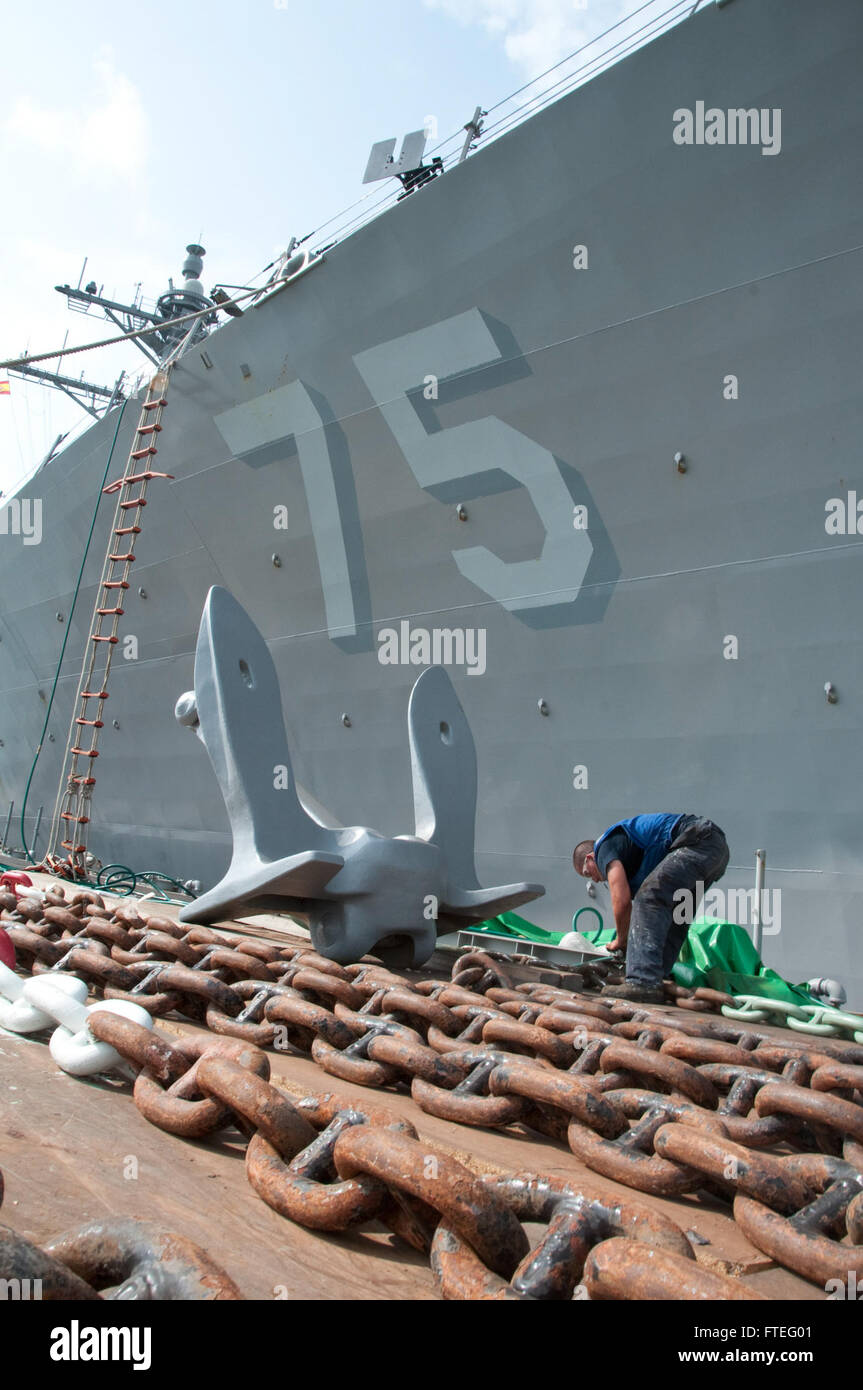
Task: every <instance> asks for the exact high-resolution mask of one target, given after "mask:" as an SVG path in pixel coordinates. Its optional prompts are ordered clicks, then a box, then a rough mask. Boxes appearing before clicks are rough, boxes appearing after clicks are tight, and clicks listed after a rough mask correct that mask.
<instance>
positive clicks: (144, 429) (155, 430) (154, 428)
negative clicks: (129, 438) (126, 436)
mask: <svg viewBox="0 0 863 1390" xmlns="http://www.w3.org/2000/svg"><path fill="white" fill-rule="evenodd" d="M161 431H162V426H161V425H160V424H158V422H157V423H156V424H155V425H139V426H138V433H139V434H160V433H161Z"/></svg>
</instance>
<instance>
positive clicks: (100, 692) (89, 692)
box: [81, 690, 108, 700]
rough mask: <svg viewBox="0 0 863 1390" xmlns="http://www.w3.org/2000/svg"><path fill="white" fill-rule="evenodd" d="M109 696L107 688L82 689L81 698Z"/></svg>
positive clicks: (96, 698)
mask: <svg viewBox="0 0 863 1390" xmlns="http://www.w3.org/2000/svg"><path fill="white" fill-rule="evenodd" d="M107 698H108V692H107V690H82V691H81V699H82V700H107Z"/></svg>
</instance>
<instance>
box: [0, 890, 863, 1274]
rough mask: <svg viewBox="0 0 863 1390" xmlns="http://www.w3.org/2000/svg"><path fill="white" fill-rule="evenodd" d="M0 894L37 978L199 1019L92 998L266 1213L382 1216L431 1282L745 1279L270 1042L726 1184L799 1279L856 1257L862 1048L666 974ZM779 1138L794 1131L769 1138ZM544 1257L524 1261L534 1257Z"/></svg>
mask: <svg viewBox="0 0 863 1390" xmlns="http://www.w3.org/2000/svg"><path fill="white" fill-rule="evenodd" d="M10 899H11V901H10ZM0 908H2V910H0V920H3V921H4V924H5V925H6V928H7V931H8V934H9V936H10V938H11V940H12V941H13V944H14V946H15V949H16V952H17V953H18V958H19V961H20V962H21V963H22V964H23V965H24V966H27V967H29V968H30V969H32V971H33V973H34V974H36V975H39V974H50V973H59V972H62V973H63V974H64V975H68V974H72V975H76V976H77V977H78V978H80V979H83V980H84V981H85V982H86V983H87V985H88V986H89V987H90V988H91V989H93V990H94V992H95V993H96V995H97V996H101V997H103V998H105V999H124V1000H128V1001H131V1002H134V1003H136V1004H139V1005H142V1006H143V1007H144V1008H145V1009H146V1010H147V1012H149V1013H150V1014H151V1015H152V1016H153V1017H164V1016H166V1015H168V1014H174V1015H178V1016H179V1017H181V1018H186V1019H189V1020H191V1021H192V1022H195V1023H198V1024H203V1025H205V1026H206V1027H207V1028H208V1030H209V1032H210V1033H211V1034H214V1035H216V1036H215V1037H212V1038H210V1037H208V1036H207V1035H203V1036H195V1037H192V1036H188V1037H184V1038H181V1039H175V1038H172V1039H170V1040H169V1039H167V1038H160V1037H159V1036H158V1035H156V1034H155V1033H154V1032H151V1031H149V1030H145V1029H143V1028H141V1027H140V1026H139V1025H137V1024H134V1023H132V1022H131V1020H128V1019H124V1018H120V1017H118V1016H117V1015H112V1014H108V1013H95V1014H91V1015H90V1022H89V1026H90V1029H91V1032H92V1033H93V1035H94V1036H95V1037H96V1038H99V1039H100V1040H101V1041H103V1042H107V1043H109V1044H110V1045H111V1046H113V1047H114V1048H115V1049H116V1050H117V1051H118V1052H119V1053H120V1054H121V1056H123V1057H125V1058H126V1059H127V1060H128V1061H129V1062H131V1063H132V1064H133V1066H135V1067H136V1068H137V1069H138V1074H137V1079H136V1081H135V1085H134V1099H135V1103H136V1105H137V1106H138V1108H139V1109H140V1110H141V1112H142V1113H143V1114H144V1115H145V1116H146V1118H147V1119H149V1120H150V1121H151V1122H152V1123H154V1124H156V1125H158V1126H159V1127H161V1128H163V1129H167V1130H169V1131H170V1132H172V1133H174V1134H177V1135H180V1136H183V1137H186V1138H201V1137H204V1136H206V1135H208V1134H211V1133H213V1132H215V1131H216V1130H217V1129H220V1128H223V1127H224V1126H225V1125H226V1124H235V1125H237V1126H238V1127H239V1128H240V1130H241V1132H242V1133H243V1134H244V1135H245V1136H246V1137H247V1139H248V1140H249V1144H248V1149H247V1153H246V1169H247V1174H248V1177H249V1181H250V1183H251V1185H252V1186H253V1187H254V1189H255V1191H256V1192H258V1194H259V1195H260V1196H261V1197H262V1198H263V1199H264V1200H265V1201H267V1202H268V1203H269V1204H270V1205H271V1206H273V1207H274V1209H275V1210H277V1211H279V1212H281V1213H282V1214H283V1215H285V1216H287V1217H288V1218H289V1219H291V1220H295V1221H298V1222H299V1223H300V1224H303V1225H308V1226H310V1227H311V1228H312V1229H322V1230H342V1229H346V1228H347V1227H348V1226H350V1225H353V1224H356V1223H357V1222H362V1221H366V1220H371V1219H376V1220H382V1221H383V1222H384V1224H385V1225H388V1226H389V1227H390V1229H392V1230H394V1231H396V1232H397V1234H399V1235H401V1236H402V1237H403V1238H405V1239H407V1240H408V1241H409V1242H410V1243H412V1244H413V1245H414V1246H416V1248H419V1249H424V1250H427V1251H430V1252H431V1257H432V1265H433V1268H434V1270H435V1274H436V1277H437V1278H438V1281H439V1283H440V1285H441V1288H442V1290H443V1292H444V1295H445V1296H455V1297H494V1298H525V1297H527V1298H535V1297H543V1298H546V1297H571V1296H572V1289H573V1288H574V1287H575V1286H576V1284H577V1283H578V1281H579V1280H580V1279H581V1278H582V1275H583V1277H584V1287H585V1288H586V1289H587V1290H588V1292H589V1293H590V1296H591V1297H620V1296H626V1297H641V1296H644V1297H663V1296H665V1297H668V1296H671V1294H670V1293H668V1292H667V1290H669V1289H671V1288H672V1286H674V1287H680V1288H684V1287H685V1288H689V1289H691V1290H693V1291H692V1292H691V1293H689V1294H686V1295H685V1296H691V1297H731V1296H741V1294H740V1292H739V1290H740V1285H739V1284H735V1288H736V1289H737V1291H738V1292H737V1293H736V1294H732V1293H729V1292H726V1293H721V1292H715V1293H712V1294H711V1293H708V1292H704V1289H705V1288H706V1287H707V1286H706V1285H703V1284H700V1283H699V1280H700V1278H701V1276H702V1275H703V1274H706V1273H707V1272H706V1271H704V1270H702V1269H701V1268H697V1270H691V1269H688V1268H687V1269H686V1270H684V1271H683V1272H681V1270H680V1268H678V1266H679V1264H680V1261H681V1260H688V1258H689V1257H688V1256H687V1253H686V1251H687V1249H689V1246H688V1242H686V1241H685V1238H683V1237H681V1239H683V1241H684V1245H685V1246H686V1249H684V1248H682V1247H681V1246H679V1245H677V1246H675V1245H674V1242H673V1241H672V1242H671V1243H670V1244H669V1245H668V1247H667V1249H666V1247H665V1246H664V1245H663V1250H662V1260H661V1261H659V1262H658V1263H656V1264H654V1265H652V1266H650V1267H648V1266H647V1265H646V1264H645V1259H644V1252H643V1249H641V1248H639V1246H640V1243H643V1238H642V1236H641V1235H640V1234H639V1233H638V1232H639V1231H640V1230H641V1229H642V1228H641V1227H639V1226H638V1222H637V1221H635V1219H634V1218H633V1221H631V1222H630V1224H629V1226H627V1220H625V1219H624V1218H623V1217H621V1218H620V1219H619V1220H618V1219H617V1218H615V1220H612V1219H611V1218H610V1217H608V1216H607V1214H606V1217H603V1218H602V1219H600V1216H599V1215H598V1214H597V1211H598V1210H599V1209H596V1210H594V1208H592V1207H591V1208H590V1210H591V1211H592V1212H593V1215H592V1216H590V1219H589V1220H588V1215H586V1214H585V1213H586V1212H587V1210H588V1205H589V1204H586V1199H585V1198H584V1197H583V1196H582V1197H578V1194H577V1193H574V1190H571V1189H569V1188H565V1189H564V1188H561V1189H560V1190H558V1189H556V1188H555V1189H554V1190H553V1191H552V1188H551V1187H550V1186H549V1185H548V1184H547V1183H546V1186H545V1187H544V1188H543V1186H542V1184H543V1183H544V1182H545V1180H544V1179H541V1178H531V1179H530V1182H532V1183H534V1184H536V1185H538V1186H536V1189H535V1190H534V1189H533V1188H530V1186H529V1184H528V1186H527V1187H525V1185H524V1184H525V1181H526V1180H524V1179H523V1175H522V1178H520V1179H519V1180H518V1181H516V1179H507V1180H495V1181H491V1180H488V1181H486V1182H483V1181H481V1180H480V1179H478V1178H476V1177H475V1175H474V1174H472V1173H471V1172H470V1171H469V1170H468V1169H467V1168H465V1167H464V1166H463V1165H460V1164H458V1163H457V1162H456V1160H454V1159H451V1158H450V1157H448V1156H447V1155H446V1154H443V1153H441V1152H439V1151H435V1150H432V1149H430V1148H429V1147H428V1146H427V1145H425V1144H423V1143H420V1141H419V1140H418V1138H417V1134H416V1131H415V1129H413V1127H412V1126H411V1125H410V1123H409V1122H408V1121H406V1120H404V1119H402V1118H400V1117H398V1116H396V1115H395V1114H394V1113H393V1112H390V1111H387V1110H385V1109H383V1108H381V1107H372V1106H368V1107H366V1106H365V1105H364V1106H362V1107H359V1106H357V1107H352V1106H345V1105H344V1104H342V1103H341V1102H340V1101H338V1100H337V1099H336V1098H334V1097H332V1096H328V1095H325V1096H313V1097H309V1098H308V1099H307V1101H304V1102H300V1103H298V1104H294V1102H293V1101H291V1100H289V1099H288V1098H287V1097H286V1096H285V1095H284V1093H283V1092H281V1091H279V1090H278V1089H277V1088H276V1087H274V1086H272V1085H271V1083H270V1081H269V1063H268V1060H267V1057H266V1049H273V1050H275V1051H277V1052H283V1053H292V1054H299V1055H302V1056H306V1057H310V1058H311V1059H312V1060H314V1061H315V1062H316V1063H317V1065H318V1066H320V1067H321V1069H322V1070H323V1071H325V1072H326V1073H328V1074H329V1075H331V1076H334V1077H337V1078H340V1079H341V1080H344V1081H348V1082H353V1083H357V1084H359V1085H362V1086H368V1087H373V1088H376V1089H379V1090H386V1089H391V1090H394V1091H397V1092H401V1093H405V1092H406V1091H409V1092H410V1095H411V1097H412V1098H413V1100H414V1102H415V1103H416V1105H417V1106H418V1108H419V1109H420V1110H421V1111H425V1112H426V1113H429V1114H432V1115H435V1116H439V1117H441V1118H444V1119H448V1120H454V1121H456V1122H458V1123H461V1124H466V1125H474V1126H482V1127H507V1126H510V1125H514V1124H516V1125H519V1126H520V1127H522V1128H525V1129H528V1130H531V1129H533V1130H536V1131H537V1132H539V1133H541V1134H543V1135H546V1136H549V1137H552V1138H553V1139H555V1140H558V1141H560V1142H563V1143H565V1144H567V1145H568V1147H569V1148H570V1150H571V1151H572V1152H573V1153H574V1154H575V1155H576V1156H577V1157H578V1158H579V1159H581V1161H582V1162H583V1163H584V1164H586V1166H587V1167H589V1168H591V1169H592V1170H594V1171H595V1172H597V1173H599V1174H601V1175H602V1176H604V1177H606V1178H610V1179H613V1180H615V1181H618V1182H622V1183H624V1184H626V1185H627V1186H629V1187H631V1188H634V1189H636V1190H637V1191H641V1192H645V1193H650V1194H653V1195H658V1196H672V1195H678V1194H681V1193H690V1192H696V1191H698V1190H699V1189H702V1188H704V1189H706V1190H707V1191H708V1192H709V1193H710V1195H711V1196H713V1197H720V1198H722V1199H723V1200H725V1201H726V1202H728V1203H731V1204H733V1212H734V1216H735V1219H736V1220H737V1222H738V1224H739V1225H740V1227H741V1229H742V1230H743V1231H744V1233H745V1234H746V1235H747V1236H748V1238H749V1239H750V1240H751V1241H752V1243H753V1244H755V1245H756V1246H757V1247H758V1248H759V1249H761V1250H763V1251H764V1252H765V1253H767V1254H769V1255H770V1256H771V1258H773V1259H775V1260H776V1261H777V1262H779V1263H780V1264H783V1265H785V1266H786V1267H788V1268H789V1269H792V1270H794V1271H795V1272H797V1273H799V1274H801V1275H802V1276H803V1277H804V1278H807V1279H814V1280H816V1282H823V1279H822V1275H823V1274H824V1271H825V1270H829V1273H828V1274H827V1275H826V1276H825V1277H833V1276H834V1275H835V1274H836V1273H837V1271H838V1270H839V1268H840V1266H841V1272H842V1273H843V1274H844V1273H847V1271H848V1270H850V1269H854V1270H856V1271H859V1272H860V1273H861V1274H863V1175H861V1159H863V1047H860V1046H855V1045H854V1044H851V1043H844V1042H839V1041H837V1040H834V1039H826V1038H818V1039H817V1040H816V1041H815V1043H814V1045H810V1044H811V1043H812V1040H811V1039H807V1038H803V1037H801V1038H797V1037H790V1038H789V1039H788V1040H786V1039H785V1038H781V1039H780V1038H777V1037H776V1035H775V1034H773V1033H769V1034H768V1033H765V1032H759V1031H758V1030H757V1029H753V1028H752V1027H751V1026H747V1025H746V1024H745V1023H744V1022H739V1023H735V1022H734V1021H732V1020H731V1019H729V1018H727V1017H716V1016H715V1015H714V1016H713V1017H707V1016H706V1015H707V1014H708V1013H710V1012H712V1011H714V1010H716V1009H717V1008H719V1007H720V1006H721V1005H722V1004H724V1003H727V1002H728V997H727V996H724V995H719V994H718V993H717V992H714V991H709V990H698V991H695V992H694V993H687V992H684V991H680V990H678V989H677V987H674V988H673V989H669V991H668V994H669V1003H676V1004H678V1005H681V1006H684V1005H686V1006H688V1012H687V1013H686V1014H683V1015H674V1016H672V1015H670V1014H668V1013H664V1012H661V1011H660V1010H657V1009H654V1008H647V1007H642V1006H639V1005H636V1004H632V1003H628V1002H626V1001H625V1000H616V1001H614V1002H613V1003H612V1002H610V1001H608V1000H606V999H602V998H599V997H597V996H595V995H593V996H591V995H590V994H589V993H584V994H575V993H573V992H572V990H569V989H563V988H559V987H556V986H554V985H549V984H536V983H530V984H520V985H514V983H513V979H512V977H511V974H510V972H509V970H508V969H507V968H506V963H502V962H500V961H498V960H496V959H495V958H494V957H492V956H491V955H489V954H488V953H486V952H482V951H470V952H467V953H466V954H462V955H461V956H460V957H459V958H458V959H457V960H456V963H455V965H454V967H453V972H452V978H451V979H418V980H414V981H409V980H407V979H405V978H403V977H402V976H400V975H397V974H394V973H392V972H391V971H389V970H386V969H384V968H383V967H382V966H381V965H379V964H378V963H376V962H374V961H371V960H364V961H361V962H359V963H357V964H355V965H352V966H340V965H337V964H336V963H334V962H332V961H329V960H326V959H324V958H323V957H320V956H318V955H317V954H316V952H315V951H314V950H313V949H312V948H311V947H304V946H299V947H298V946H295V945H288V946H282V945H277V944H275V943H270V942H258V941H253V940H250V939H248V938H245V937H242V936H236V935H231V934H229V933H225V932H216V931H214V930H211V929H209V928H205V927H192V928H189V929H186V928H184V927H182V926H178V925H177V923H175V922H173V921H170V920H169V919H167V918H161V917H150V918H149V919H146V920H145V919H144V918H143V917H142V916H141V915H140V914H139V912H138V911H137V910H136V909H135V908H134V907H132V906H131V905H128V904H123V905H121V906H119V907H117V908H114V909H111V908H109V907H107V906H106V905H105V902H104V900H103V899H102V898H101V897H100V896H99V895H98V894H95V893H92V892H89V891H84V890H81V891H78V892H76V893H74V894H72V895H71V896H70V898H69V899H68V900H67V899H66V897H65V894H64V893H63V892H62V891H59V890H58V891H49V892H47V893H45V894H43V895H42V896H41V897H36V896H32V897H29V898H28V897H23V898H18V899H15V897H14V895H11V894H7V895H2V894H0ZM582 973H583V978H585V979H588V977H585V976H584V972H582ZM778 1145H782V1146H784V1147H785V1148H786V1149H787V1148H789V1147H790V1148H791V1149H792V1150H793V1152H792V1153H790V1154H787V1153H786V1154H783V1155H781V1156H776V1155H773V1154H771V1153H768V1152H767V1150H769V1149H772V1148H775V1147H776V1146H778ZM430 1159H434V1166H435V1168H436V1174H437V1175H436V1176H435V1178H434V1179H431V1178H429V1177H428V1176H427V1174H426V1172H425V1167H424V1166H423V1165H424V1164H425V1165H426V1166H428V1165H427V1163H426V1160H430ZM441 1173H443V1175H444V1176H443V1180H441V1177H440V1174H441ZM507 1182H508V1183H510V1184H515V1186H512V1185H510V1186H509V1187H507V1185H506V1183H507ZM519 1183H521V1186H519ZM540 1192H542V1196H540V1195H538V1194H539V1193H540ZM576 1198H578V1200H576ZM600 1206H601V1204H600ZM620 1210H621V1211H622V1210H623V1208H622V1207H621V1208H620ZM537 1212H541V1213H543V1214H542V1215H541V1216H536V1215H535V1213H537ZM640 1212H641V1217H642V1218H643V1219H644V1220H645V1221H646V1220H647V1219H648V1218H649V1217H652V1216H655V1213H650V1212H647V1211H646V1209H645V1208H641V1209H640ZM525 1213H534V1215H526V1214H525ZM627 1219H628V1218H627ZM527 1220H540V1221H542V1222H544V1223H547V1224H548V1233H547V1235H546V1237H544V1238H543V1241H542V1242H541V1243H540V1247H537V1251H534V1252H533V1254H531V1252H528V1251H527V1250H526V1248H523V1247H525V1240H524V1236H523V1232H522V1231H521V1225H520V1223H521V1222H524V1221H527ZM615 1223H616V1224H615ZM643 1229H644V1230H647V1229H648V1226H644V1227H643ZM675 1229H676V1228H675ZM588 1230H589V1233H590V1239H589V1241H588V1235H587V1234H585V1233H586V1232H588ZM516 1232H518V1235H517V1234H516ZM586 1242H587V1243H586ZM660 1244H661V1242H660ZM551 1251H557V1252H558V1254H557V1255H554V1256H552V1255H551V1254H549V1252H551ZM573 1251H576V1252H577V1253H576V1254H573ZM537 1252H538V1253H537ZM560 1252H564V1253H562V1254H561V1253H560ZM591 1252H592V1253H591ZM689 1254H690V1255H691V1250H690V1251H689ZM525 1261H527V1265H526V1264H525ZM843 1261H844V1263H843ZM546 1265H548V1266H549V1268H548V1269H546V1270H545V1274H544V1275H543V1276H542V1278H540V1277H539V1276H538V1275H537V1278H536V1280H534V1276H533V1275H531V1276H530V1278H527V1276H526V1274H525V1270H526V1269H527V1268H528V1267H530V1268H535V1269H540V1268H541V1267H542V1268H543V1269H545V1267H546ZM711 1277H712V1279H714V1280H716V1279H719V1278H720V1276H711ZM543 1280H545V1282H543ZM675 1280H677V1284H676V1285H675V1283H674V1281H675ZM549 1281H550V1282H549ZM681 1281H682V1282H681ZM727 1282H728V1281H727V1280H726V1283H727ZM732 1282H734V1281H732ZM712 1287H714V1288H716V1289H719V1288H721V1287H722V1285H717V1284H714V1285H713V1286H712ZM567 1288H568V1290H569V1292H563V1293H561V1292H560V1290H562V1289H567ZM620 1289H624V1290H626V1291H627V1292H625V1293H624V1294H623V1295H621V1294H620V1293H619V1292H615V1291H616V1290H620ZM645 1289H653V1290H654V1292H652V1293H644V1292H643V1290H645ZM662 1289H666V1292H665V1293H662V1292H661V1290H662ZM459 1290H461V1291H462V1292H458V1291H459ZM464 1290H470V1291H471V1292H468V1293H465V1292H464ZM639 1290H641V1291H642V1292H638V1291H639ZM656 1290H659V1292H656ZM698 1290H700V1291H698ZM674 1296H676V1297H680V1296H681V1294H680V1293H677V1294H676V1295H674ZM743 1296H745V1292H744V1295H743Z"/></svg>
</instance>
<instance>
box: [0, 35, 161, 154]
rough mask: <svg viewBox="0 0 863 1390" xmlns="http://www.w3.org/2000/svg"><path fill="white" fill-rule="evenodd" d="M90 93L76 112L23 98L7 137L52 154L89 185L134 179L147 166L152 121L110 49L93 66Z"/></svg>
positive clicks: (7, 128)
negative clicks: (119, 69)
mask: <svg viewBox="0 0 863 1390" xmlns="http://www.w3.org/2000/svg"><path fill="white" fill-rule="evenodd" d="M93 74H94V79H95V80H94V90H93V91H92V94H91V95H90V96H89V97H88V99H87V100H86V101H85V102H84V103H82V104H81V105H80V106H78V107H76V108H69V109H62V108H58V107H51V106H42V105H40V104H39V102H38V101H36V100H34V99H33V98H32V97H24V98H22V99H21V100H20V101H19V102H18V103H17V105H16V106H15V108H14V109H13V111H12V114H11V116H10V117H9V119H8V121H7V122H6V135H7V136H8V137H11V138H12V139H13V140H14V141H15V142H16V143H17V144H18V146H19V147H20V146H22V145H24V144H25V143H28V142H29V144H30V145H31V146H35V147H36V148H37V149H39V150H41V151H43V152H44V153H45V154H47V155H49V156H54V157H55V158H56V159H57V160H58V161H60V162H62V163H63V164H64V166H65V167H66V168H67V169H69V168H71V169H72V171H73V172H74V173H76V174H79V175H81V176H86V178H87V179H88V181H95V180H102V179H107V180H109V181H114V180H116V179H118V178H119V179H124V180H132V179H134V178H136V177H138V176H139V175H140V173H141V171H142V170H143V168H144V167H145V165H146V163H147V159H148V156H149V151H150V122H149V118H148V116H147V112H146V111H145V109H144V104H143V102H142V100H141V95H140V93H139V91H138V89H137V87H136V86H135V84H134V83H133V82H131V81H130V79H129V78H128V77H126V76H125V75H124V74H123V73H121V72H118V71H117V69H116V67H115V65H114V59H113V54H112V53H111V50H110V48H108V47H105V48H102V49H100V51H99V53H98V55H97V57H96V59H95V60H94V62H93Z"/></svg>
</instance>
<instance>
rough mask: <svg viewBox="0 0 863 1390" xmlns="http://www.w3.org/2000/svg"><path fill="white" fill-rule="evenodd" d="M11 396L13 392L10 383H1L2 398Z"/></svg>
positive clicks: (0, 392)
mask: <svg viewBox="0 0 863 1390" xmlns="http://www.w3.org/2000/svg"><path fill="white" fill-rule="evenodd" d="M9 395H11V392H10V390H9V383H8V381H0V396H9Z"/></svg>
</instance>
